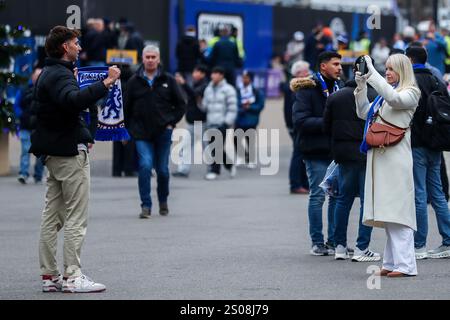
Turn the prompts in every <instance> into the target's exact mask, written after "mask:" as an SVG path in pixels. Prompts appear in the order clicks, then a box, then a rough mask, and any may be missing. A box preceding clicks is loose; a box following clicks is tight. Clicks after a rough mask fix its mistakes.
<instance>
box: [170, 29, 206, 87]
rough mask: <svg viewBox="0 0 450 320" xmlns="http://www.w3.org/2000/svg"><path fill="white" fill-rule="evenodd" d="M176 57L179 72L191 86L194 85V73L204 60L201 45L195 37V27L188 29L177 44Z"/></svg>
mask: <svg viewBox="0 0 450 320" xmlns="http://www.w3.org/2000/svg"><path fill="white" fill-rule="evenodd" d="M176 56H177V60H178V72H179V73H181V75H182V76H183V78H184V79H185V80H186V81H187V83H188V84H189V85H192V71H194V67H195V66H196V65H197V64H199V63H200V61H201V59H202V53H201V52H200V44H199V42H198V40H197V38H196V37H195V28H194V27H193V26H188V27H187V28H186V33H185V35H184V36H183V37H181V39H180V41H179V42H178V43H177V48H176Z"/></svg>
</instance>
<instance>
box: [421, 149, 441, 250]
mask: <svg viewBox="0 0 450 320" xmlns="http://www.w3.org/2000/svg"><path fill="white" fill-rule="evenodd" d="M412 152H413V161H414V162H413V171H414V187H415V193H416V218H417V231H416V232H415V234H414V245H415V247H416V248H422V247H424V246H425V245H426V241H427V234H428V214H427V209H428V206H427V198H428V199H430V202H431V206H432V207H433V209H434V211H435V212H436V221H437V225H438V229H439V233H440V234H441V236H442V244H444V245H446V246H449V245H450V212H449V209H448V204H447V201H446V200H445V196H444V192H443V190H442V183H441V153H440V152H439V151H433V150H430V149H427V148H413V149H412Z"/></svg>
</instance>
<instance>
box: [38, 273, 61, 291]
mask: <svg viewBox="0 0 450 320" xmlns="http://www.w3.org/2000/svg"><path fill="white" fill-rule="evenodd" d="M62 285H63V278H62V276H61V275H59V276H52V275H45V276H42V292H59V291H61V288H62Z"/></svg>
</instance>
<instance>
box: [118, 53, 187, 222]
mask: <svg viewBox="0 0 450 320" xmlns="http://www.w3.org/2000/svg"><path fill="white" fill-rule="evenodd" d="M142 61H143V65H142V66H141V67H140V68H139V70H138V71H137V72H136V74H135V75H133V76H132V77H131V79H130V80H129V81H128V85H127V92H126V95H125V104H124V107H125V126H126V128H127V129H128V131H129V132H130V134H131V136H132V137H133V139H134V140H135V141H136V150H137V153H138V157H139V179H138V183H139V195H140V197H141V209H142V210H141V213H140V215H139V217H140V218H141V219H148V218H150V215H151V208H152V199H151V196H150V191H151V187H150V183H151V175H152V169H153V168H155V171H156V174H157V176H158V179H157V181H158V200H159V213H160V214H161V215H163V216H165V215H167V214H169V208H168V205H167V199H168V197H169V177H170V174H169V156H170V146H171V144H172V131H173V129H174V128H175V125H176V124H177V123H178V122H179V121H180V120H181V118H183V115H184V113H185V109H186V103H187V101H186V100H187V99H186V96H185V93H184V92H183V90H182V89H181V88H180V86H179V85H178V84H177V82H176V80H175V78H174V77H172V76H171V75H170V74H168V73H166V72H164V71H163V70H162V68H161V67H160V53H159V48H158V47H156V46H152V45H149V46H146V47H145V48H144V50H143V52H142Z"/></svg>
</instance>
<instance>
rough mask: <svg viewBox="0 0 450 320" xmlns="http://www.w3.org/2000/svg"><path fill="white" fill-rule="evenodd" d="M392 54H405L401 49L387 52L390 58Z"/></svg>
mask: <svg viewBox="0 0 450 320" xmlns="http://www.w3.org/2000/svg"><path fill="white" fill-rule="evenodd" d="M394 54H405V51H404V50H402V49H397V48H394V49H392V50H391V52H389V55H390V56H392V55H394Z"/></svg>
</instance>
